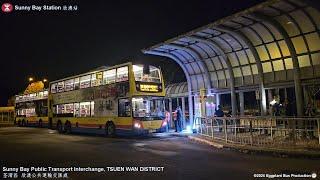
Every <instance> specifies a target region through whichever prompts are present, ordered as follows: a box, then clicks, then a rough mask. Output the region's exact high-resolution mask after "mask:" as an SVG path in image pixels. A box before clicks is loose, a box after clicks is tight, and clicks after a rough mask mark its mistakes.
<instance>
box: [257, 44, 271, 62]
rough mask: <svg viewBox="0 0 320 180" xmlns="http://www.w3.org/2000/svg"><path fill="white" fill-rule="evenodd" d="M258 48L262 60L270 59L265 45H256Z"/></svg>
mask: <svg viewBox="0 0 320 180" xmlns="http://www.w3.org/2000/svg"><path fill="white" fill-rule="evenodd" d="M256 49H257V51H258V54H259V57H260V59H261V61H265V60H269V56H268V53H267V50H266V48H265V47H264V46H263V45H262V46H258V47H256Z"/></svg>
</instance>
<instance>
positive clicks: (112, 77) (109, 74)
mask: <svg viewBox="0 0 320 180" xmlns="http://www.w3.org/2000/svg"><path fill="white" fill-rule="evenodd" d="M115 82H116V69H111V70H108V71H104V72H103V84H111V83H115Z"/></svg>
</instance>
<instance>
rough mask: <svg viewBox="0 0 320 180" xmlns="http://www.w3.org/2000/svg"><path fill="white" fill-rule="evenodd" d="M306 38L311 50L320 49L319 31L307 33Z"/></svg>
mask: <svg viewBox="0 0 320 180" xmlns="http://www.w3.org/2000/svg"><path fill="white" fill-rule="evenodd" d="M306 38H307V42H308V46H309V49H310V51H317V50H320V39H319V35H318V33H312V34H307V35H306Z"/></svg>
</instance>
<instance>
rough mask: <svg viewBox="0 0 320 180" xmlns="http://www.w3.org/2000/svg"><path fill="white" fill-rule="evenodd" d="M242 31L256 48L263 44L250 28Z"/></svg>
mask: <svg viewBox="0 0 320 180" xmlns="http://www.w3.org/2000/svg"><path fill="white" fill-rule="evenodd" d="M241 31H242V32H243V33H244V34H245V35H246V36H247V37H248V38H249V39H250V41H251V42H252V43H253V45H254V46H256V45H259V44H261V43H262V42H261V40H260V38H259V37H258V36H257V34H256V33H255V32H254V31H252V30H251V29H249V28H242V29H241Z"/></svg>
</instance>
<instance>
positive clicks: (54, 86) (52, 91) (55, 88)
mask: <svg viewBox="0 0 320 180" xmlns="http://www.w3.org/2000/svg"><path fill="white" fill-rule="evenodd" d="M56 92H57V83H54V84H51V93H56Z"/></svg>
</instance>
